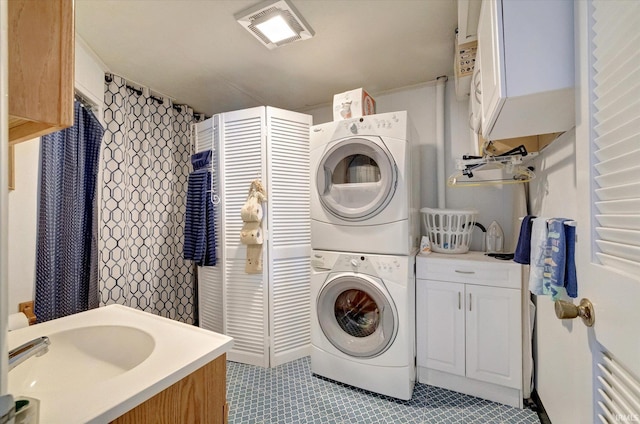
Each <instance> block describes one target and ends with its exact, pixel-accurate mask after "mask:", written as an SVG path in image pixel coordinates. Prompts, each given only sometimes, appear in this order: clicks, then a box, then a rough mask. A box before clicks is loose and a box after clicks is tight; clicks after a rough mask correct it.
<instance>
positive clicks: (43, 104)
mask: <svg viewBox="0 0 640 424" xmlns="http://www.w3.org/2000/svg"><path fill="white" fill-rule="evenodd" d="M8 30H9V34H8V39H9V40H8V41H9V52H8V55H9V144H15V143H19V142H21V141H26V140H30V139H32V138H35V137H39V136H42V135H45V134H48V133H51V132H54V131H58V130H61V129H64V128H67V127H70V126H72V125H73V99H74V60H75V57H74V45H75V41H74V38H75V29H74V10H73V0H46V1H44V0H43V1H34V0H9V2H8Z"/></svg>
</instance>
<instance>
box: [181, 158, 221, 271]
mask: <svg viewBox="0 0 640 424" xmlns="http://www.w3.org/2000/svg"><path fill="white" fill-rule="evenodd" d="M211 155H212V153H211V151H210V150H209V151H206V152H200V153H196V154H195V155H193V156H192V157H191V163H192V165H193V169H194V171H193V172H192V173H191V174H189V179H188V186H187V205H186V210H185V227H184V247H183V257H184V259H190V260H193V261H194V262H195V263H196V264H197V265H200V266H213V265H215V264H216V233H215V209H214V205H213V202H212V201H211V197H210V196H209V190H210V189H211V187H210V185H211V172H210V171H209V169H208V168H209V164H210V162H211Z"/></svg>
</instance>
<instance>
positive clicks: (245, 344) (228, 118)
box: [220, 107, 270, 367]
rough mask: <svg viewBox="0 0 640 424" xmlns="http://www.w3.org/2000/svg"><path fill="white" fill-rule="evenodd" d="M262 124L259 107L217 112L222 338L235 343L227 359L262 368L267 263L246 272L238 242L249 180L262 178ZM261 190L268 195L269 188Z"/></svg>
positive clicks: (243, 249)
mask: <svg viewBox="0 0 640 424" xmlns="http://www.w3.org/2000/svg"><path fill="white" fill-rule="evenodd" d="M264 121H265V118H264V107H257V108H252V109H245V110H241V111H234V112H227V113H224V114H222V138H221V149H220V150H221V161H220V165H221V166H220V172H221V179H222V181H223V186H224V188H223V190H224V192H223V195H224V198H223V201H222V210H223V211H222V212H223V220H224V227H223V229H222V231H223V238H222V243H224V246H223V250H224V253H223V255H224V290H225V292H224V316H225V334H226V335H228V336H231V337H233V339H234V344H233V348H232V349H231V351H229V354H228V355H227V358H228V359H229V360H231V361H237V362H242V363H246V364H252V365H260V366H263V367H267V366H269V351H268V343H267V340H268V336H269V335H268V319H269V305H268V302H267V293H268V287H266V282H267V281H266V275H268V274H267V273H268V269H269V266H270V265H269V261H268V259H265V261H264V262H263V269H264V272H263V273H262V274H247V273H246V272H245V261H246V257H247V253H246V252H247V249H246V246H244V245H243V244H242V243H241V242H240V231H241V230H242V226H243V222H242V217H241V216H240V210H241V209H242V206H243V205H244V203H245V202H246V200H247V196H248V194H249V187H250V185H251V182H252V181H253V180H255V179H257V178H263V174H264V169H263V155H264V149H265V136H264V129H265V122H264ZM263 181H264V180H263ZM265 188H266V189H267V196H268V195H269V187H265ZM266 207H267V208H268V207H269V206H268V205H267V206H266ZM267 215H268V214H267ZM263 228H265V222H264V221H263ZM265 230H268V228H265ZM263 257H264V255H263Z"/></svg>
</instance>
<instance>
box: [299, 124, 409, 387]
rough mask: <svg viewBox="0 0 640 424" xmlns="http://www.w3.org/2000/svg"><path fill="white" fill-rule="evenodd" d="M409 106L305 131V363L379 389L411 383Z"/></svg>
mask: <svg viewBox="0 0 640 424" xmlns="http://www.w3.org/2000/svg"><path fill="white" fill-rule="evenodd" d="M416 141H417V140H416V139H415V132H414V130H413V127H412V125H411V124H410V122H409V119H408V115H407V112H405V111H402V112H392V113H384V114H378V115H368V116H363V117H360V118H354V119H347V120H343V121H334V122H328V123H325V124H320V125H316V126H313V127H312V129H311V141H310V142H311V164H310V169H311V247H312V250H313V251H312V256H311V265H312V272H311V345H312V347H311V370H312V372H313V373H314V374H317V375H321V376H324V377H327V378H329V379H332V380H336V381H340V382H342V383H345V384H349V385H352V386H356V387H360V388H363V389H366V390H370V391H373V392H376V393H380V394H384V395H387V396H391V397H395V398H399V399H410V398H411V396H412V393H413V387H414V384H415V375H416V371H415V266H414V265H415V253H416V251H417V246H418V238H419V235H420V223H419V212H418V204H419V188H418V183H419V170H420V166H419V160H420V159H419V158H420V154H419V151H418V150H417V143H416Z"/></svg>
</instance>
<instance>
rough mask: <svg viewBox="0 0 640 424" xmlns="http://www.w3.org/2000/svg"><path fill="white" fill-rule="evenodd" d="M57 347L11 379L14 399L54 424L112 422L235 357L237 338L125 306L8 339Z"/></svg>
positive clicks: (23, 331) (30, 361)
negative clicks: (32, 404) (35, 404)
mask: <svg viewBox="0 0 640 424" xmlns="http://www.w3.org/2000/svg"><path fill="white" fill-rule="evenodd" d="M41 336H46V337H48V338H49V340H50V342H51V344H50V345H49V350H48V352H47V353H45V354H44V355H42V356H38V357H36V356H34V357H31V358H29V359H27V360H26V361H24V362H22V363H21V364H19V365H18V366H16V367H15V368H14V369H12V370H11V371H10V372H9V378H8V383H9V384H8V393H10V394H12V395H13V396H14V397H18V396H27V397H31V398H35V399H38V400H39V401H40V422H41V423H47V424H58V423H60V424H72V423H105V422H109V421H112V420H114V419H116V418H117V417H119V416H120V415H122V414H124V413H125V412H127V411H129V410H130V409H133V408H134V407H136V406H138V405H139V404H141V403H143V402H144V401H146V400H148V399H150V398H151V397H153V396H155V395H156V394H158V393H160V392H161V391H162V390H164V389H166V388H168V387H169V386H171V385H172V384H174V383H176V382H178V381H179V380H181V379H182V378H184V377H186V376H187V375H189V374H191V373H192V372H194V371H196V370H197V369H198V368H200V367H202V366H204V365H206V364H207V363H209V362H211V361H212V360H214V359H216V358H217V357H219V356H220V355H222V354H223V353H226V352H228V351H229V350H230V349H231V346H232V345H233V339H232V338H231V337H228V336H225V335H222V334H217V333H213V332H211V331H207V330H204V329H201V328H198V327H194V326H192V325H187V324H183V323H180V322H177V321H173V320H170V319H166V318H162V317H159V316H156V315H152V314H149V313H146V312H141V311H138V310H135V309H132V308H127V307H125V306H120V305H110V306H106V307H103V308H98V309H93V310H91V311H87V312H82V313H79V314H75V315H70V316H67V317H64V318H60V319H56V320H52V321H47V322H45V323H42V324H37V325H33V326H30V327H27V328H22V329H19V330H15V331H10V332H9V333H8V344H9V349H13V348H16V347H18V346H20V345H22V344H23V343H25V342H28V341H30V340H33V339H35V338H38V337H41Z"/></svg>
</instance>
